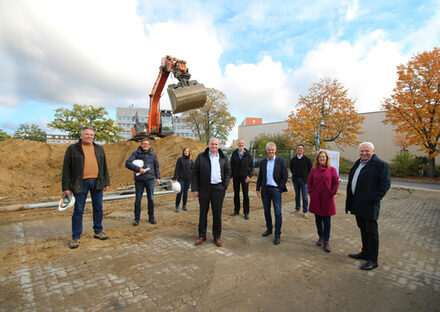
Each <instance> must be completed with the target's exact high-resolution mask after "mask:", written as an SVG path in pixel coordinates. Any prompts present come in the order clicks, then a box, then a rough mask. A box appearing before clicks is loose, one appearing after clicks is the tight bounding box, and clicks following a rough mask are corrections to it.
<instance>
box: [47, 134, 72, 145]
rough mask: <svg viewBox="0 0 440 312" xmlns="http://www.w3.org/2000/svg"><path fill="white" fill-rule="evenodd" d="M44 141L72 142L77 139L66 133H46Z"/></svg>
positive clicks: (54, 142)
mask: <svg viewBox="0 0 440 312" xmlns="http://www.w3.org/2000/svg"><path fill="white" fill-rule="evenodd" d="M46 142H47V143H49V144H73V143H76V142H78V139H72V138H71V137H70V136H69V135H67V134H46Z"/></svg>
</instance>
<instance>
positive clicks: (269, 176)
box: [266, 156, 278, 187]
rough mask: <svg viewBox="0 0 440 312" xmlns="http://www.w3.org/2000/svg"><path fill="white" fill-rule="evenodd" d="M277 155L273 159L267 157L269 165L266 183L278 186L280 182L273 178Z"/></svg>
mask: <svg viewBox="0 0 440 312" xmlns="http://www.w3.org/2000/svg"><path fill="white" fill-rule="evenodd" d="M275 157H276V156H274V157H273V158H272V159H269V158H268V159H267V167H266V185H271V186H275V187H278V184H277V183H276V182H275V180H274V178H273V169H274V168H275Z"/></svg>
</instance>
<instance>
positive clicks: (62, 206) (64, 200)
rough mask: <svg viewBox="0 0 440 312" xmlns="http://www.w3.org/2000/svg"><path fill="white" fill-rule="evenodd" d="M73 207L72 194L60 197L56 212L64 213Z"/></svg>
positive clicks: (73, 198)
mask: <svg viewBox="0 0 440 312" xmlns="http://www.w3.org/2000/svg"><path fill="white" fill-rule="evenodd" d="M74 205H75V196H73V194H72V193H71V194H69V195H64V194H63V196H61V199H60V202H59V203H58V210H59V211H64V210H66V209H67V208H70V207H73V206H74Z"/></svg>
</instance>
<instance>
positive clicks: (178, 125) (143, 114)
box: [116, 107, 198, 140]
mask: <svg viewBox="0 0 440 312" xmlns="http://www.w3.org/2000/svg"><path fill="white" fill-rule="evenodd" d="M136 113H137V114H138V118H139V121H140V122H145V123H148V113H149V109H147V108H137V107H117V108H116V125H117V126H119V127H121V128H123V129H124V130H123V131H121V132H119V133H118V134H119V135H120V136H122V137H123V138H124V139H125V140H129V139H130V138H131V127H132V126H133V125H134V124H135V116H136ZM173 135H175V136H180V137H184V138H191V139H194V140H197V139H198V137H197V135H196V134H195V133H194V132H193V131H192V130H191V127H190V126H189V124H187V123H185V122H183V120H182V118H180V117H179V116H176V115H174V116H173Z"/></svg>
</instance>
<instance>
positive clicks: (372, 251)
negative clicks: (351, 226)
mask: <svg viewBox="0 0 440 312" xmlns="http://www.w3.org/2000/svg"><path fill="white" fill-rule="evenodd" d="M356 222H357V225H358V227H359V229H360V230H361V238H362V253H363V254H364V255H365V256H366V257H367V258H368V260H371V261H374V262H377V257H378V256H379V232H378V229H377V220H370V219H365V218H363V217H359V216H356Z"/></svg>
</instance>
